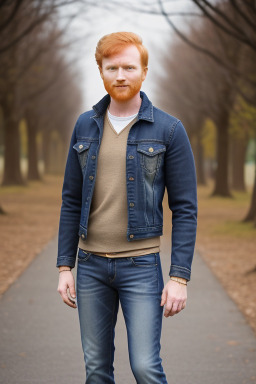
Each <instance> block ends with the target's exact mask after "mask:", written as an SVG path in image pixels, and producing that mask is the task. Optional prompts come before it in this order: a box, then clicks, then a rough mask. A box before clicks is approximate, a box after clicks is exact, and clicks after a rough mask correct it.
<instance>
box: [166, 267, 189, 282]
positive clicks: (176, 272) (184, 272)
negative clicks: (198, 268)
mask: <svg viewBox="0 0 256 384" xmlns="http://www.w3.org/2000/svg"><path fill="white" fill-rule="evenodd" d="M169 276H176V277H183V279H186V280H187V281H189V280H190V276H191V271H190V269H188V268H186V267H181V266H179V265H171V268H170V272H169Z"/></svg>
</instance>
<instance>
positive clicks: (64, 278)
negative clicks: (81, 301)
mask: <svg viewBox="0 0 256 384" xmlns="http://www.w3.org/2000/svg"><path fill="white" fill-rule="evenodd" d="M68 289H69V295H70V296H71V297H72V298H73V299H74V298H75V297H76V290H75V281H74V277H73V274H72V272H71V271H63V272H60V273H59V285H58V289H57V291H58V292H59V294H60V295H61V297H62V300H63V301H64V303H65V304H67V305H69V306H70V307H72V308H77V305H76V302H75V301H74V300H71V298H70V297H69V296H68Z"/></svg>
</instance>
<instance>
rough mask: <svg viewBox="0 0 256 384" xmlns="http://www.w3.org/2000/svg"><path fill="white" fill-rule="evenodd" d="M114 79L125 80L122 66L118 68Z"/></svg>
mask: <svg viewBox="0 0 256 384" xmlns="http://www.w3.org/2000/svg"><path fill="white" fill-rule="evenodd" d="M116 79H117V80H119V81H122V80H125V76H124V71H123V68H118V72H117V77H116Z"/></svg>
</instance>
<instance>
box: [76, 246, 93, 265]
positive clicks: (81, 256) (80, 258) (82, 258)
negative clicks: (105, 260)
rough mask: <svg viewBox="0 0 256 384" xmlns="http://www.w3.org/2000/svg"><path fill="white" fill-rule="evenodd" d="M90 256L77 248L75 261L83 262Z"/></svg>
mask: <svg viewBox="0 0 256 384" xmlns="http://www.w3.org/2000/svg"><path fill="white" fill-rule="evenodd" d="M90 256H91V253H90V252H86V251H84V250H83V249H81V248H79V250H78V254H77V260H78V261H82V262H85V261H87V260H88V259H89V257H90Z"/></svg>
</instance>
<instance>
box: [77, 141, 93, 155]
mask: <svg viewBox="0 0 256 384" xmlns="http://www.w3.org/2000/svg"><path fill="white" fill-rule="evenodd" d="M90 144H91V143H88V142H85V141H78V142H77V143H76V144H75V145H73V148H74V149H75V150H76V151H77V152H78V153H81V152H83V151H85V150H86V149H88V148H89V147H90Z"/></svg>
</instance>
